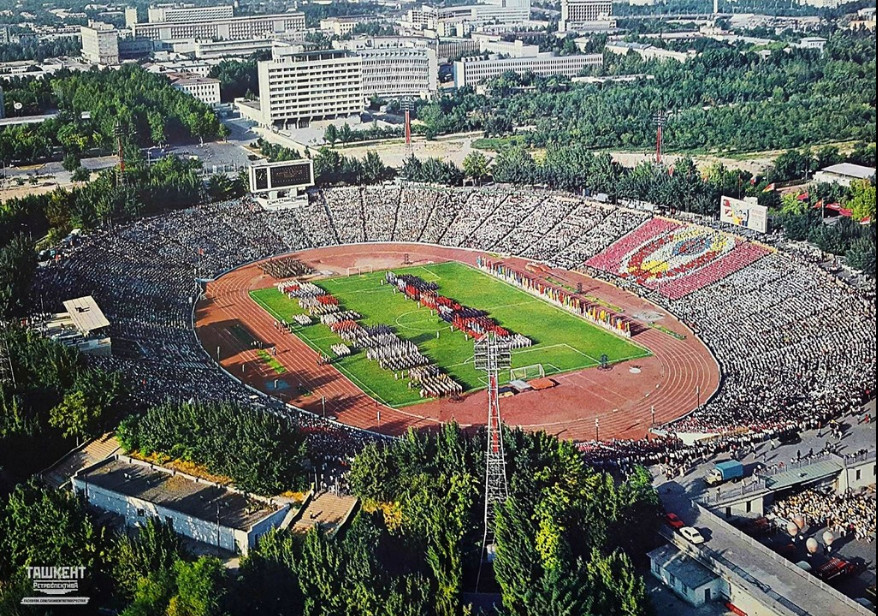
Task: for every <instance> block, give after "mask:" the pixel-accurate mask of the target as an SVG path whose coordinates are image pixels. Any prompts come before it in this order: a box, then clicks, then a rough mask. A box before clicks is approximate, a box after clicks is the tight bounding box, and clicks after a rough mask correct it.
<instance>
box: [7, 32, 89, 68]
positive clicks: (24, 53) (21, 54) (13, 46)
mask: <svg viewBox="0 0 878 616" xmlns="http://www.w3.org/2000/svg"><path fill="white" fill-rule="evenodd" d="M81 47H82V42H81V41H80V39H79V37H75V36H74V37H64V38H57V39H55V40H52V41H40V40H34V41H33V42H26V43H23V44H22V43H4V44H2V45H0V62H17V61H20V60H33V61H34V62H42V61H43V60H45V59H46V58H57V57H61V56H78V55H79V52H80V49H81Z"/></svg>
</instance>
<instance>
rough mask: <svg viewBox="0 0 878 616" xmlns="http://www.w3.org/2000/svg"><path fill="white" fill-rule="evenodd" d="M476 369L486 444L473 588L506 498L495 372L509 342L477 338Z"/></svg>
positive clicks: (490, 551) (505, 363) (505, 359)
mask: <svg viewBox="0 0 878 616" xmlns="http://www.w3.org/2000/svg"><path fill="white" fill-rule="evenodd" d="M473 359H474V364H475V368H476V370H483V371H485V372H486V373H487V374H488V425H487V428H488V434H487V436H488V446H487V452H486V455H485V533H484V535H483V537H482V556H481V558H480V559H479V573H478V575H477V577H476V591H478V587H479V581H480V580H481V577H482V563H483V562H485V560H486V555H487V560H488V561H493V559H494V558H493V556H494V548H493V540H494V517H495V516H494V508H495V506H496V505H497V504H499V503H502V502H503V501H505V500H506V499H507V498H509V487H508V485H507V483H506V454H505V453H504V451H503V425H502V421H501V419H500V392H499V386H498V374H499V372H500V370H503V369H508V368H509V367H510V365H511V364H512V351H511V350H510V348H509V343H508V342H506V341H504V340H502V339H500V338H498V337H497V335H496V334H495V333H494V332H488V333H487V334H485V335H484V336H483V337H482V338H481V339H480V340H477V341H476V343H475V348H474V356H473Z"/></svg>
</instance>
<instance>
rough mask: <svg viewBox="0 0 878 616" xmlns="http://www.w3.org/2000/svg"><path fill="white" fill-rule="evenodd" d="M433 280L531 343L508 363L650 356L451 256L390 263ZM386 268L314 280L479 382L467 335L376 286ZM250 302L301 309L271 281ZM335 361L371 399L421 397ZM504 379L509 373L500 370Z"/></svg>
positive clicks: (462, 379) (548, 369) (328, 342)
mask: <svg viewBox="0 0 878 616" xmlns="http://www.w3.org/2000/svg"><path fill="white" fill-rule="evenodd" d="M393 271H395V272H396V273H408V274H413V275H415V276H419V277H420V278H423V279H424V280H426V281H429V282H435V283H437V284H438V285H439V293H440V294H442V295H445V296H446V297H450V298H452V299H454V300H456V301H458V302H460V303H461V304H464V305H466V306H469V307H471V308H477V309H480V310H485V311H487V312H488V314H489V316H490V317H491V318H493V319H494V320H495V321H496V322H497V323H499V324H500V325H502V326H503V327H505V328H506V329H508V330H511V331H513V332H515V333H519V334H523V335H525V336H527V337H528V338H530V339H531V340H532V341H533V342H534V345H533V346H531V347H528V348H525V349H517V350H514V351H513V352H512V367H513V368H521V367H526V366H533V365H536V364H542V367H543V369H544V370H545V373H546V375H551V374H559V373H562V372H569V371H572V370H580V369H582V368H589V367H592V366H597V365H598V364H599V363H600V357H601V355H603V354H606V355H607V358H608V359H609V361H610V362H611V363H613V362H619V361H623V360H626V359H632V358H636V357H644V356H646V355H649V351H647V350H646V349H644V348H642V347H640V346H637V345H635V344H633V343H631V342H628V341H627V340H625V339H623V338H621V337H619V336H616V335H614V334H611V333H609V332H607V331H605V330H603V329H601V328H599V327H596V326H594V325H591V324H590V323H588V322H587V321H585V320H584V319H581V318H579V317H576V316H574V315H572V314H570V313H569V312H566V311H565V310H562V309H561V308H558V307H557V306H554V305H552V304H550V303H548V302H545V301H543V300H541V299H539V298H537V297H534V296H532V295H530V294H528V293H526V292H524V291H522V290H520V289H518V288H516V287H513V286H512V285H509V284H507V283H506V282H503V281H501V280H498V279H496V278H494V277H492V276H489V275H488V274H485V273H483V272H481V271H479V270H477V269H475V268H472V267H469V266H466V265H463V264H461V263H456V262H448V263H440V264H434V265H425V266H415V267H407V268H399V269H394V270H393ZM383 279H384V272H383V271H381V272H374V273H371V274H360V275H352V276H348V277H339V278H331V279H326V280H319V281H316V284H317V285H319V286H320V287H322V288H323V289H325V290H326V291H328V292H329V293H331V294H332V295H334V296H335V297H337V298H338V300H339V303H340V304H341V306H342V308H343V309H347V310H355V311H357V312H359V313H360V314H361V315H363V318H362V319H360V323H362V324H364V325H376V324H384V325H390V326H391V327H392V328H393V330H394V331H395V332H396V333H397V335H399V336H400V337H401V338H405V339H408V340H411V341H412V342H414V343H415V344H417V345H418V348H419V349H420V350H421V353H423V354H424V355H426V356H427V357H429V358H430V359H431V360H432V361H433V362H435V363H436V365H438V366H439V367H440V368H441V369H442V370H444V371H445V372H446V373H448V374H449V375H450V376H452V377H453V378H454V379H455V380H456V381H457V382H459V383H461V384H462V385H463V386H464V390H465V391H471V390H475V389H480V388H482V387H484V386H485V376H484V374H483V373H480V372H478V371H477V370H476V369H475V367H474V366H473V341H472V339H470V340H466V339H465V338H464V334H463V332H460V331H457V330H452V329H451V326H450V325H449V324H448V323H446V322H445V321H443V320H442V319H440V318H439V317H438V316H435V315H431V314H430V310H429V309H428V308H424V307H422V306H420V304H418V303H417V302H414V301H412V300H409V299H406V298H405V296H404V295H403V294H402V293H400V292H397V291H395V287H393V286H390V285H387V284H381V282H382V280H383ZM250 296H251V297H252V298H253V300H254V301H255V302H256V303H257V304H259V305H260V306H261V307H262V308H263V309H265V310H266V311H267V312H268V313H269V314H271V315H272V316H273V317H274V318H275V319H278V320H285V321H287V322H292V317H293V316H295V315H297V314H304V313H305V311H304V310H303V309H301V308H300V307H299V302H298V300H295V299H289V298H288V297H287V296H286V295H284V294H283V293H281V292H279V291H278V290H277V289H275V288H274V287H269V288H266V289H260V290H258V291H251V292H250ZM293 331H294V333H295V334H296V335H298V336H299V338H301V339H302V340H303V341H305V342H306V343H307V344H308V345H309V346H311V347H312V348H314V349H317V350H319V351H322V352H323V353H325V354H326V355H327V356H329V357H334V354H333V353H332V351H331V349H330V347H331V346H332V345H333V344H336V343H338V342H342V340H341V339H340V338H339V337H338V336H336V335H335V334H334V333H333V332H332V331H331V330H330V329H329V327H328V326H326V325H322V324H320V323H319V322H318V323H315V324H313V325H307V326H304V327H302V326H298V325H294V327H293ZM437 332H438V333H439V335H438V337H437V335H436V334H437ZM333 365H334V366H335V367H336V368H338V369H339V370H340V371H341V372H342V373H343V374H345V376H347V377H348V378H350V379H351V380H352V381H353V382H354V383H356V384H357V385H358V386H359V387H360V388H361V389H363V391H365V392H366V393H368V394H369V395H370V396H372V397H373V398H375V399H377V400H379V401H381V402H383V403H385V404H387V405H389V406H393V407H401V406H406V405H408V404H413V403H416V402H422V401H423V400H422V398H421V397H420V395H419V393H418V390H417V389H410V388H409V387H408V381H407V380H404V379H399V380H397V379H396V378H394V374H393V372H391V371H389V370H384V369H383V368H381V367H380V366H379V365H378V362H376V361H371V360H368V359H367V358H366V353H365V352H364V351H358V350H354V352H353V353H352V354H351V355H350V356H348V357H344V358H341V359H335V360H334V361H333ZM500 377H501V383H505V382H508V381H509V372H508V371H505V373H502V374H501V375H500Z"/></svg>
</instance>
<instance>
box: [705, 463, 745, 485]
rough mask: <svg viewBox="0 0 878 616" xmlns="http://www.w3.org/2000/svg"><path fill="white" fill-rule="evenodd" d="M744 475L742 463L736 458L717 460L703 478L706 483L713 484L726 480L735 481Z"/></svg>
mask: <svg viewBox="0 0 878 616" xmlns="http://www.w3.org/2000/svg"><path fill="white" fill-rule="evenodd" d="M743 476H744V465H743V464H741V463H740V462H738V461H737V460H726V461H725V462H717V463H716V464H714V465H713V468H712V469H710V472H708V473H707V476H705V478H704V480H705V481H706V482H707V484H708V485H711V486H715V485H719V484H721V483H725V482H726V481H737V480H738V479H740V478H741V477H743Z"/></svg>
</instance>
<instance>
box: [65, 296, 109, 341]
mask: <svg viewBox="0 0 878 616" xmlns="http://www.w3.org/2000/svg"><path fill="white" fill-rule="evenodd" d="M63 303H64V309H65V310H66V311H67V312H68V313H69V314H70V320H71V321H73V326H74V327H75V328H76V329H78V330H79V331H80V332H82V333H83V334H88V333H90V332H93V331H95V330H96V329H101V328H103V327H108V326H109V325H110V322H109V321H108V320H107V317H105V316H104V313H103V312H102V311H101V309H100V308H98V304H97V302H95V300H94V298H93V297H92V296H91V295H86V296H85V297H77V298H76V299H68V300H67V301H66V302H63Z"/></svg>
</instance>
